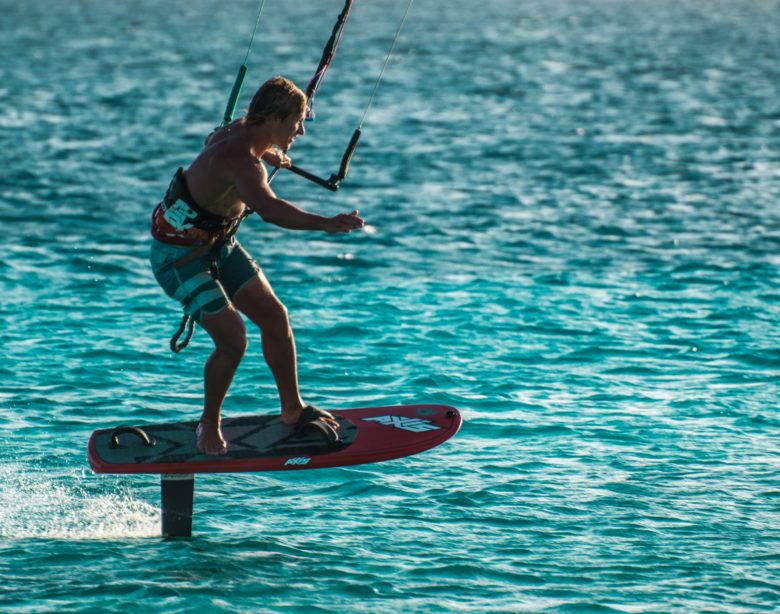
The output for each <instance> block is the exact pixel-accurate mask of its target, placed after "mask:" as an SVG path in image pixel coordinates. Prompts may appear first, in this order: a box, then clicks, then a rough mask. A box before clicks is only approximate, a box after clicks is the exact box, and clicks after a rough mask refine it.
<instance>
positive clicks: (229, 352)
mask: <svg viewBox="0 0 780 614" xmlns="http://www.w3.org/2000/svg"><path fill="white" fill-rule="evenodd" d="M203 327H204V328H205V329H206V330H207V331H208V332H209V334H210V335H211V338H212V340H213V341H214V345H215V346H216V351H217V352H218V353H219V354H221V355H222V356H225V357H226V358H229V359H231V360H233V361H235V362H239V361H240V360H241V359H242V358H243V356H244V354H245V353H246V350H247V346H248V345H249V342H248V340H247V336H246V326H245V325H244V321H243V320H242V319H241V316H240V315H238V313H237V312H236V311H235V310H234V309H231V308H228V309H225V310H223V311H221V312H219V313H218V314H214V315H213V316H208V315H207V316H205V317H204V318H203Z"/></svg>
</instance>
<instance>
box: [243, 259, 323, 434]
mask: <svg viewBox="0 0 780 614" xmlns="http://www.w3.org/2000/svg"><path fill="white" fill-rule="evenodd" d="M233 304H234V305H235V307H236V308H237V309H238V310H239V311H240V312H241V313H243V314H245V315H246V316H247V317H248V318H249V319H250V320H251V321H252V322H253V323H254V324H255V325H257V326H258V327H259V328H260V331H261V333H262V338H263V356H264V357H265V361H266V362H267V363H268V366H269V367H270V369H271V373H273V376H274V379H275V380H276V387H277V389H278V390H279V400H280V402H281V405H282V421H283V422H284V423H285V424H290V425H292V424H295V423H296V422H297V421H298V418H299V417H300V415H301V411H303V408H304V403H303V400H302V399H301V394H300V390H299V389H298V364H297V357H296V351H295V339H294V337H293V332H292V328H291V327H290V321H289V318H288V316H287V309H286V308H285V306H284V305H283V304H282V302H281V301H280V300H279V299H278V298H277V296H276V294H274V291H273V289H272V288H271V285H270V284H269V283H268V280H267V279H266V277H265V275H263V273H262V271H259V272H258V273H257V276H256V277H254V278H252V279H251V280H250V281H248V282H247V283H246V284H245V285H244V286H243V287H242V288H241V289H240V290H239V291H238V292H237V293H236V295H235V296H234V297H233ZM324 420H325V421H326V422H328V423H329V424H331V426H333V428H336V429H337V428H338V422H336V421H335V420H330V419H324Z"/></svg>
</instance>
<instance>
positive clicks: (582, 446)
mask: <svg viewBox="0 0 780 614" xmlns="http://www.w3.org/2000/svg"><path fill="white" fill-rule="evenodd" d="M340 4H341V3H340V0H334V1H333V2H331V1H330V0H328V1H327V2H325V0H322V1H321V2H316V3H315V2H304V1H303V0H287V1H286V2H281V1H280V0H269V2H268V5H267V6H266V13H265V15H264V18H263V21H262V22H261V25H260V28H259V34H258V38H257V40H256V41H255V47H254V50H253V53H252V56H251V58H250V72H249V78H248V85H247V91H246V92H245V94H246V95H248V94H251V90H252V88H253V84H257V83H259V82H260V81H262V80H264V79H265V78H267V77H268V76H271V75H273V74H277V73H282V74H285V75H287V76H289V77H291V78H293V79H294V80H296V81H297V82H299V83H305V82H306V81H307V80H308V78H309V77H310V76H311V73H312V71H313V69H314V66H315V65H316V63H317V61H318V59H319V54H320V51H321V46H322V44H323V43H324V39H325V38H326V37H327V35H328V33H329V31H330V27H331V24H332V22H333V19H334V18H335V15H336V13H338V11H339V10H340V8H341V6H340ZM355 4H356V6H355V9H354V13H353V15H352V17H351V18H350V22H349V23H348V26H347V33H346V34H345V37H344V40H343V42H342V46H341V48H340V50H339V55H338V57H337V60H336V62H335V63H334V66H333V69H332V70H331V72H330V73H329V75H328V78H327V80H326V82H325V84H324V85H323V87H322V90H321V92H320V96H319V99H318V103H317V104H318V119H317V122H316V123H315V124H314V125H313V126H311V127H310V129H309V134H308V135H307V137H306V138H304V139H302V140H300V141H299V142H298V143H297V144H296V147H295V149H294V150H293V151H292V152H291V153H292V154H293V158H294V160H295V161H296V162H297V163H300V164H301V166H304V167H307V168H311V169H313V170H315V171H318V172H321V173H324V174H327V173H330V172H332V171H333V170H335V168H336V166H337V163H338V159H339V158H340V156H341V149H342V147H343V145H344V144H345V143H346V141H347V139H348V138H349V135H350V133H351V131H352V129H353V128H354V127H355V125H356V123H357V121H358V120H359V117H360V114H361V113H362V110H363V105H364V104H365V102H366V99H367V97H368V95H369V93H370V90H371V87H372V86H373V83H374V79H375V78H376V75H377V73H378V70H379V67H380V65H381V62H382V60H383V58H384V54H385V52H386V50H387V49H388V47H389V45H390V42H391V38H392V35H393V33H394V31H395V28H396V26H397V25H398V22H399V20H400V17H401V14H402V13H403V9H404V4H403V3H402V2H390V1H381V2H379V1H372V2H368V1H366V2H363V1H361V0H358V1H357V2H356V3H355ZM0 6H1V7H2V14H3V19H2V21H0V29H1V31H0V33H1V34H2V35H1V36H0V56H1V57H2V62H0V77H2V78H1V79H0V99H1V100H2V102H3V109H4V112H3V113H2V115H0V138H2V142H3V147H2V148H0V168H1V169H2V170H1V171H0V185H1V186H2V191H1V192H0V212H1V213H2V219H3V226H4V229H5V233H4V235H3V238H2V245H3V246H4V257H3V258H2V263H1V264H0V288H1V289H2V296H3V308H2V310H0V331H1V332H2V344H0V376H1V377H2V380H1V381H2V385H1V387H0V395H1V397H0V398H1V399H2V403H1V404H0V407H1V408H2V409H1V410H0V416H1V419H2V423H3V429H2V435H1V436H0V443H1V444H2V445H1V446H0V485H1V486H2V487H1V488H0V579H1V580H2V583H1V584H2V588H1V589H0V610H3V611H14V612H42V611H52V612H54V611H56V612H61V611H85V612H86V611H96V610H101V609H106V610H108V609H112V608H119V607H121V608H122V609H123V610H126V611H145V612H153V611H165V612H186V611H195V610H201V611H204V612H205V611H208V612H211V611H214V612H219V611H224V612H234V611H239V612H256V611H267V612H275V611H285V612H288V611H289V612H294V611H301V612H303V611H307V612H308V611H312V610H314V611H322V612H325V611H350V612H376V611H382V612H449V611H469V612H532V611H566V612H569V611H624V612H645V611H654V612H655V611H680V612H683V611H685V612H689V611H724V610H726V611H735V612H748V611H750V612H752V611H761V610H765V611H771V610H777V609H778V608H780V581H779V580H778V575H779V573H780V528H778V527H779V526H780V456H779V453H780V444H778V434H779V432H780V420H778V417H777V401H778V376H779V375H780V349H779V348H780V324H779V323H778V321H779V320H780V317H779V316H780V275H779V274H778V264H780V256H778V248H780V209H778V204H777V203H778V197H780V85H779V84H780V72H779V70H778V66H779V65H780V62H779V60H780V54H779V53H778V49H779V48H780V20H778V18H777V16H778V14H780V2H777V1H771V0H766V1H760V2H759V1H748V0H735V1H734V2H717V1H714V0H702V1H697V2H693V1H688V0H639V1H637V2H631V3H628V2H615V1H608V0H593V1H591V2H584V3H583V2H575V1H574V0H559V1H556V2H543V1H542V0H529V1H524V0H487V1H485V2H480V3H471V2H465V1H464V0H453V1H451V2H447V3H442V2H431V1H428V2H424V1H422V0H418V2H417V3H416V4H415V6H414V8H413V10H412V13H411V16H410V20H409V21H408V23H407V26H406V29H405V31H404V34H403V35H402V37H401V39H400V41H399V44H398V48H397V52H396V54H394V56H393V60H392V61H391V62H390V64H389V66H388V69H387V73H386V76H385V79H384V82H383V84H382V86H381V88H380V89H379V92H378V95H377V99H376V102H375V107H374V108H373V110H372V111H371V112H370V113H369V116H368V119H367V122H366V126H365V133H364V138H363V141H362V143H361V146H360V148H359V150H358V153H357V155H356V157H355V159H354V161H353V167H352V174H351V176H350V178H349V180H348V181H347V182H345V184H344V186H343V188H342V190H341V191H340V192H338V193H337V194H334V195H332V194H330V193H327V192H325V191H324V190H321V189H320V188H316V187H314V186H311V185H310V184H308V183H307V182H305V181H302V180H300V179H299V178H296V177H292V176H290V175H289V174H284V175H282V176H280V177H279V178H278V180H277V181H275V182H274V188H275V189H276V190H277V192H278V193H279V194H280V195H281V196H283V197H284V198H287V199H289V200H292V201H294V202H298V203H300V204H301V205H303V206H305V207H307V208H310V209H312V210H316V211H319V212H324V213H331V214H333V213H337V212H340V211H349V210H351V209H353V208H357V209H360V211H361V214H362V215H364V216H365V218H366V220H367V221H368V224H369V227H368V228H367V230H366V231H365V232H362V233H359V234H353V235H350V236H326V235H323V234H317V233H295V232H290V231H284V230H282V229H279V228H276V227H273V226H269V225H266V224H263V223H262V222H261V221H260V220H259V219H249V220H248V221H247V222H246V223H245V225H244V227H243V228H242V230H241V233H240V239H241V241H242V242H243V243H244V245H245V246H246V247H247V248H248V249H249V250H250V251H251V252H252V253H253V254H254V255H255V256H256V258H257V259H258V261H259V262H260V263H261V265H262V266H263V267H264V269H265V271H266V273H267V275H268V277H269V279H270V280H271V283H272V284H273V285H274V287H275V288H276V291H277V293H278V294H279V296H280V297H281V298H282V300H283V301H284V302H285V303H286V305H287V306H288V308H289V310H290V313H291V318H292V322H293V326H294V329H295V332H296V338H297V342H298V348H299V360H300V377H301V383H302V388H303V392H304V395H305V398H306V399H307V400H309V401H311V402H314V403H317V404H320V405H322V406H323V407H330V408H336V407H346V408H349V407H360V406H365V405H379V404H395V403H409V402H417V401H420V402H432V403H447V404H452V405H455V406H457V407H459V408H460V409H461V410H462V412H463V415H464V419H465V423H464V426H463V429H462V430H461V432H460V433H459V434H458V435H457V436H456V437H455V438H454V439H452V440H451V441H449V442H448V443H446V444H444V445H442V446H441V447H439V448H437V449H435V450H432V451H429V452H427V453H425V454H423V455H419V456H415V457H410V458H406V459H401V460H397V461H392V462H388V463H384V464H377V465H366V466H360V467H352V468H342V469H328V470H319V471H302V472H291V473H283V474H282V473H272V474H241V475H215V476H199V477H198V480H197V491H196V501H195V514H196V515H195V526H194V531H195V536H194V537H193V538H192V539H191V540H189V541H176V542H162V541H160V540H159V539H158V538H156V535H158V534H159V522H160V519H159V482H158V479H157V478H156V477H154V476H107V475H93V474H92V473H91V472H90V471H89V468H88V466H87V462H86V442H87V439H88V437H89V434H90V432H91V431H92V430H94V429H95V428H102V427H107V426H113V425H116V424H121V423H139V424H140V423H144V422H153V421H178V420H184V419H193V418H194V417H195V416H196V415H197V413H198V411H199V404H200V385H201V384H200V374H201V369H202V364H203V361H204V360H205V357H206V356H207V354H208V351H209V343H208V341H207V337H206V335H205V334H204V333H203V331H199V332H197V333H196V336H195V339H194V341H193V343H192V345H191V347H190V348H188V349H187V350H186V351H185V352H184V353H183V354H181V355H179V356H173V355H171V354H170V352H169V351H168V349H167V341H168V338H169V337H170V335H171V334H172V332H173V331H174V330H175V328H176V325H177V324H178V318H179V313H178V309H177V307H176V305H175V304H174V303H173V302H172V301H170V300H168V299H167V298H166V297H165V296H164V295H163V294H162V291H161V290H160V289H159V288H158V287H157V286H156V284H155V282H154V279H153V277H152V274H151V272H150V270H149V266H148V263H147V252H148V230H147V228H148V220H149V214H150V211H151V208H152V207H153V205H154V204H155V203H156V202H157V200H159V198H160V196H161V193H162V192H163V190H164V189H165V187H166V186H167V183H168V181H169V179H170V176H171V173H172V172H173V170H174V169H175V168H176V167H177V166H178V165H180V164H187V163H188V162H189V161H190V160H191V159H192V157H193V156H194V155H195V154H196V153H197V151H198V149H199V146H200V143H201V142H202V139H203V136H204V135H205V134H206V133H207V132H208V131H209V130H210V129H211V128H212V127H213V125H214V124H215V123H216V122H217V121H218V118H219V117H220V115H221V113H222V109H223V107H224V103H225V100H226V98H227V94H228V92H229V90H230V86H231V84H232V80H233V76H234V74H235V71H236V68H237V66H238V65H239V63H240V61H241V60H242V59H243V55H244V52H245V49H246V43H247V41H248V38H249V33H250V31H251V26H252V23H253V20H254V14H255V10H256V3H254V2H248V1H240V2H236V3H233V4H230V3H228V4H226V3H221V2H217V1H216V0H190V1H188V2H183V1H178V0H177V1H174V2H166V3H158V2H152V1H151V0H141V1H139V2H133V3H129V2H97V1H95V0H83V1H80V2H71V3H50V2H43V1H41V0H30V1H28V2H24V3H12V2H10V1H9V0H2V1H1V2H0ZM247 102H248V101H247V99H246V96H245V97H244V99H242V105H246V104H247ZM275 410H276V395H275V389H274V386H273V383H272V380H271V378H270V373H269V371H268V369H267V367H266V366H265V364H264V362H263V360H262V355H261V352H260V344H259V339H258V338H257V336H255V337H254V338H253V339H252V341H251V344H250V349H249V352H248V354H247V356H246V358H245V359H244V362H243V363H242V366H241V368H240V369H239V372H238V374H237V378H236V381H235V383H234V385H233V388H232V391H231V396H230V398H229V399H228V401H227V403H226V407H225V413H226V414H227V415H240V414H246V413H258V412H259V413H267V412H272V411H275Z"/></svg>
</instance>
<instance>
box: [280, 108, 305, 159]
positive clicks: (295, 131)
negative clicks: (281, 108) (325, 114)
mask: <svg viewBox="0 0 780 614" xmlns="http://www.w3.org/2000/svg"><path fill="white" fill-rule="evenodd" d="M305 120H306V113H305V112H302V113H300V114H298V115H292V116H291V117H289V118H288V119H286V120H284V121H283V122H281V126H280V128H281V130H280V136H281V139H280V140H281V141H282V142H281V143H279V147H281V148H282V149H283V150H284V151H287V150H288V149H289V148H290V147H291V146H292V144H293V141H294V140H295V139H296V137H297V136H298V135H303V134H305V133H306V130H305V129H304V127H303V123H304V121H305Z"/></svg>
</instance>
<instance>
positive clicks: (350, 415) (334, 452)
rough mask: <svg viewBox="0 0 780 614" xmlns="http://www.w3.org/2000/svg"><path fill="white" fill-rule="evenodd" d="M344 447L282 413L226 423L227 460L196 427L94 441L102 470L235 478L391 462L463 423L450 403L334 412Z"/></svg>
mask: <svg viewBox="0 0 780 614" xmlns="http://www.w3.org/2000/svg"><path fill="white" fill-rule="evenodd" d="M329 411H330V413H332V414H333V416H334V417H335V418H336V419H337V420H338V422H339V426H340V428H339V431H338V432H339V436H340V438H341V440H342V441H341V443H340V444H339V446H338V447H331V446H329V445H328V444H327V442H325V441H324V440H323V438H322V437H321V436H319V435H318V434H317V433H311V432H309V433H307V434H306V435H304V436H300V435H297V434H296V433H295V432H294V430H293V429H292V427H289V426H286V425H285V424H283V423H282V421H281V418H280V416H279V415H278V414H274V415H261V416H241V417H237V418H225V419H224V420H223V421H222V434H223V436H224V437H225V440H226V441H227V442H228V453H227V454H226V455H223V456H208V455H205V454H201V453H200V452H198V451H197V449H196V447H195V428H196V426H197V422H181V423H175V424H153V425H148V426H133V427H128V426H122V427H117V428H114V429H101V430H98V431H95V432H94V433H92V436H91V437H90V439H89V448H88V453H89V464H90V466H91V467H92V470H93V471H95V472H96V473H160V474H175V473H180V474H194V473H232V472H239V471H283V470H288V469H316V468H322V467H341V466H344V465H360V464H363V463H376V462H379V461H385V460H391V459H394V458H400V457H403V456H409V455H411V454H417V453H418V452H423V451H425V450H429V449H430V448H433V447H435V446H438V445H439V444H440V443H443V442H445V441H447V440H448V439H449V438H450V437H452V436H453V435H454V434H455V433H457V432H458V429H459V428H460V425H461V417H460V412H458V410H457V409H455V408H454V407H450V406H448V405H395V406H390V407H366V408H362V409H342V410H339V409H337V410H329Z"/></svg>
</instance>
